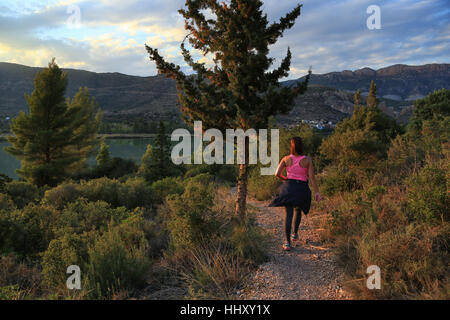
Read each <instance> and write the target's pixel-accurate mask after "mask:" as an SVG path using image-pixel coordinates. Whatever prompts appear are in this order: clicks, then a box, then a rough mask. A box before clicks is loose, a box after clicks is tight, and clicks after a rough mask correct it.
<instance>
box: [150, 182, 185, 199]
mask: <svg viewBox="0 0 450 320" xmlns="http://www.w3.org/2000/svg"><path fill="white" fill-rule="evenodd" d="M152 190H153V193H154V197H155V202H156V203H163V202H164V200H165V199H166V197H167V196H168V195H171V194H178V195H181V194H182V193H183V192H184V185H183V181H182V180H181V178H175V177H167V178H164V179H162V180H158V181H155V182H153V183H152Z"/></svg>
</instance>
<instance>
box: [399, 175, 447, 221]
mask: <svg viewBox="0 0 450 320" xmlns="http://www.w3.org/2000/svg"><path fill="white" fill-rule="evenodd" d="M407 188H408V213H409V216H410V218H411V219H414V220H417V221H421V222H426V223H434V224H436V223H440V222H441V221H443V220H445V221H448V220H449V217H450V214H449V210H448V208H450V198H449V195H448V191H447V190H448V181H447V177H446V172H445V170H444V169H441V168H435V167H432V166H426V167H425V168H423V169H422V170H421V171H420V172H419V173H418V174H417V175H414V176H412V177H410V178H409V179H408V180H407Z"/></svg>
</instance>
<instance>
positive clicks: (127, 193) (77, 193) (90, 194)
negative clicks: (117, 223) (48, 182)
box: [43, 178, 154, 209]
mask: <svg viewBox="0 0 450 320" xmlns="http://www.w3.org/2000/svg"><path fill="white" fill-rule="evenodd" d="M79 197H84V198H86V199H88V200H90V201H105V202H107V203H109V204H111V205H112V206H113V207H120V206H124V207H126V208H128V209H134V208H137V207H145V208H151V207H152V205H153V202H154V200H153V191H152V188H151V186H149V185H148V184H147V183H146V182H145V181H144V180H143V179H142V178H129V179H127V180H126V181H125V182H124V183H121V182H119V181H118V180H114V179H109V178H99V179H94V180H89V181H82V182H81V183H80V184H73V183H65V184H62V185H59V186H57V187H55V188H53V189H50V190H47V191H46V192H45V195H44V200H43V203H46V204H50V205H53V206H54V207H56V208H58V209H62V208H63V207H64V206H65V205H67V204H68V203H71V202H73V201H74V200H75V199H77V198H79Z"/></svg>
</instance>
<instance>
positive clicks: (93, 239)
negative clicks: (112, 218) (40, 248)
mask: <svg viewBox="0 0 450 320" xmlns="http://www.w3.org/2000/svg"><path fill="white" fill-rule="evenodd" d="M116 210H118V209H116ZM148 223H149V222H148V221H146V220H145V219H143V216H142V214H136V215H133V216H131V215H128V218H126V219H124V220H122V222H121V223H120V224H114V223H110V224H108V226H107V227H106V228H104V229H103V230H100V228H97V229H98V230H95V231H89V232H84V233H82V234H76V233H65V234H64V235H63V236H62V237H61V238H59V239H54V240H52V241H51V243H50V245H49V247H48V250H47V251H46V252H45V253H44V255H43V259H42V267H43V271H42V273H43V275H44V279H45V283H46V285H47V286H48V287H49V289H51V290H56V292H58V293H59V294H60V295H67V294H68V292H67V290H66V287H65V285H66V280H67V274H66V270H67V267H68V266H70V265H77V266H79V267H80V269H81V282H82V290H81V291H80V292H74V293H70V294H74V295H75V296H78V297H82V298H90V299H105V298H107V299H110V298H113V296H114V295H115V294H116V293H118V292H122V291H126V292H130V291H132V290H134V289H137V288H140V287H141V286H142V285H145V281H144V280H145V279H144V277H145V275H146V273H147V272H148V268H149V265H150V258H149V243H148V241H147V237H148V234H147V231H148V229H149V226H148Z"/></svg>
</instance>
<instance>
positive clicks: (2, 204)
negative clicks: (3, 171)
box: [0, 193, 16, 211]
mask: <svg viewBox="0 0 450 320" xmlns="http://www.w3.org/2000/svg"><path fill="white" fill-rule="evenodd" d="M15 208H16V206H15V204H14V201H13V200H12V199H11V197H10V196H8V195H7V194H6V193H0V210H6V211H11V210H14V209H15Z"/></svg>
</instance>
